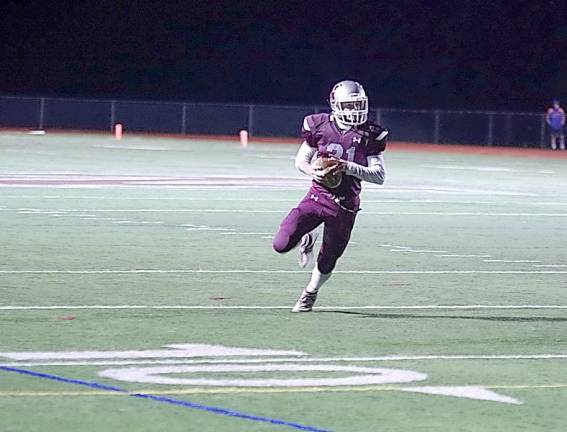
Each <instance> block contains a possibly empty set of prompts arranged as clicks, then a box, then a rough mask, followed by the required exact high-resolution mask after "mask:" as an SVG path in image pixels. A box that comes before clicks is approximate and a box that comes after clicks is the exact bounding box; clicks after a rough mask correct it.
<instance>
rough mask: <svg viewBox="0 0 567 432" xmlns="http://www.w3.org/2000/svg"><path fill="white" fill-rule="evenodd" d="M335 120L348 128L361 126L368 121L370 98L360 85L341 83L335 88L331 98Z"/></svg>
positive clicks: (352, 82) (351, 82) (350, 82)
mask: <svg viewBox="0 0 567 432" xmlns="http://www.w3.org/2000/svg"><path fill="white" fill-rule="evenodd" d="M329 102H330V105H331V110H332V111H333V115H334V116H335V118H336V119H337V120H338V121H339V122H341V123H343V124H345V125H348V126H360V125H361V124H364V123H366V120H368V97H366V93H365V92H364V89H363V88H362V86H361V85H360V84H358V83H357V82H354V81H341V82H340V83H338V84H337V85H335V86H334V87H333V90H332V91H331V95H330V98H329Z"/></svg>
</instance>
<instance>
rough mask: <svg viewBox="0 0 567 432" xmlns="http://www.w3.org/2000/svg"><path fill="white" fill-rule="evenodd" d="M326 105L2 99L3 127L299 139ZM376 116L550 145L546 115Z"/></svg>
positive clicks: (442, 132)
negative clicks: (119, 128) (308, 119)
mask: <svg viewBox="0 0 567 432" xmlns="http://www.w3.org/2000/svg"><path fill="white" fill-rule="evenodd" d="M316 112H328V107H324V106H276V105H243V104H209V103H193V102H149V101H129V100H100V99H69V98H50V97H15V96H1V97H0V127H3V128H30V129H75V130H93V131H105V130H106V131H112V130H113V128H114V125H115V124H116V123H121V124H122V125H123V126H124V129H125V130H126V131H132V132H148V133H172V134H206V135H237V134H238V132H239V131H240V130H242V129H246V130H248V132H249V134H250V135H251V136H262V137H299V130H300V127H301V124H302V121H303V117H304V116H305V115H307V114H311V113H316ZM369 118H371V119H373V120H376V121H377V122H378V123H380V124H382V125H384V126H386V127H387V128H388V129H390V131H391V137H392V139H393V140H395V141H410V142H424V143H439V144H475V145H484V146H511V147H512V146H513V147H539V148H543V147H546V143H547V130H546V125H545V116H544V114H543V113H516V112H483V111H439V110H436V111H427V110H398V109H387V108H384V109H376V110H372V111H371V112H370V113H369Z"/></svg>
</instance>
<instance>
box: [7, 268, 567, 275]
mask: <svg viewBox="0 0 567 432" xmlns="http://www.w3.org/2000/svg"><path fill="white" fill-rule="evenodd" d="M136 273H142V274H144V273H145V274H172V273H180V274H191V273H203V274H233V273H234V274H237V273H242V274H254V273H259V274H295V273H311V272H310V271H309V270H253V269H250V270H247V269H227V270H204V269H131V270H128V269H126V270H111V269H99V270H54V269H53V270H0V274H136ZM333 274H400V275H404V274H417V275H450V274H489V275H492V274H494V275H499V274H509V275H529V274H534V275H544V274H567V270H335V271H334V272H333Z"/></svg>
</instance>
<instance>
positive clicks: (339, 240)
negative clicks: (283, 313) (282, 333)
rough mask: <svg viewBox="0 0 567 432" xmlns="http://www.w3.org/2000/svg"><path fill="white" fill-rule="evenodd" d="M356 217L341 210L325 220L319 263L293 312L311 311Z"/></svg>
mask: <svg viewBox="0 0 567 432" xmlns="http://www.w3.org/2000/svg"><path fill="white" fill-rule="evenodd" d="M355 218H356V215H355V213H351V212H349V211H346V210H340V211H339V213H338V214H337V215H336V216H334V217H329V218H327V219H326V220H325V229H324V233H323V244H322V245H321V249H320V250H319V256H318V258H317V265H316V266H315V268H314V269H313V272H312V273H311V280H310V281H309V283H308V284H307V287H305V289H304V290H303V292H302V293H301V296H300V297H299V300H298V301H297V303H296V304H295V306H294V307H293V309H292V311H293V312H309V311H311V309H312V308H313V304H314V303H315V300H316V299H317V294H318V292H319V289H320V288H321V287H322V286H323V284H324V283H325V282H326V281H327V280H329V278H330V277H331V273H332V271H333V269H334V268H335V265H336V263H337V260H338V259H339V258H340V257H341V255H342V254H343V252H344V251H345V249H346V247H347V245H348V242H349V240H350V234H351V231H352V228H353V226H354V221H355Z"/></svg>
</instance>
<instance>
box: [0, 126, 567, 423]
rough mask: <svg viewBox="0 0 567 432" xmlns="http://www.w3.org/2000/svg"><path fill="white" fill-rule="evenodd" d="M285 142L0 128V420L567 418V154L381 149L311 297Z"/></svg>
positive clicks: (296, 185) (297, 193)
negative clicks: (279, 247)
mask: <svg viewBox="0 0 567 432" xmlns="http://www.w3.org/2000/svg"><path fill="white" fill-rule="evenodd" d="M296 148H297V147H296V146H293V145H274V144H258V143H252V144H251V146H250V147H249V148H248V149H245V150H244V149H241V148H239V146H238V144H237V143H236V142H215V141H189V140H184V141H181V140H179V141H176V140H173V139H159V138H151V137H131V136H130V137H126V138H125V139H123V140H122V141H115V140H113V139H111V138H110V137H104V136H100V135H99V136H88V135H54V134H49V133H48V134H47V135H46V136H29V135H26V134H16V133H11V134H9V133H4V134H2V135H0V155H1V156H0V228H1V229H0V245H1V246H0V249H1V256H2V260H1V261H0V431H1V432H34V431H41V432H51V431H53V432H70V431H73V432H75V431H93V432H94V431H97V432H98V431H136V432H141V431H169V432H173V431H184V432H185V431H200V432H204V431H211V432H216V431H231V432H232V431H286V430H288V431H292V430H306V431H345V432H347V431H348V432H352V431H388V432H398V431H529V432H533V431H546V432H548V431H562V430H565V428H566V425H567V412H566V411H565V406H566V405H567V301H566V299H565V297H566V291H565V290H566V280H567V257H566V252H567V248H566V245H567V170H566V169H565V166H566V160H556V159H552V158H538V157H532V158H526V157H511V156H505V155H501V156H496V155H490V156H488V155H485V156H481V155H470V154H459V153H425V152H411V151H399V150H398V151H397V150H396V149H395V146H393V148H392V149H391V150H389V151H388V152H387V154H386V164H387V181H386V186H385V187H384V188H379V187H376V186H368V185H367V187H366V189H365V192H364V193H363V203H362V208H363V210H362V212H360V213H359V216H358V220H357V225H356V227H355V230H354V232H353V235H352V244H351V245H350V246H349V248H348V249H347V251H346V253H345V256H344V257H343V258H342V259H341V260H340V261H339V264H338V265H337V268H336V272H335V274H334V276H333V277H332V278H331V280H330V281H329V282H328V283H327V284H326V285H325V286H324V287H323V288H322V290H321V293H320V297H319V300H318V303H317V305H316V310H315V311H314V312H313V313H309V314H292V313H290V309H291V307H292V306H293V304H294V303H295V301H296V299H297V296H298V295H299V293H300V292H301V290H302V288H303V287H304V285H305V284H306V282H307V280H308V278H309V273H308V271H304V270H300V269H299V268H298V267H297V257H296V254H295V251H292V252H291V253H289V254H287V255H284V256H280V255H277V254H276V253H274V252H273V251H272V249H271V237H272V235H273V233H274V232H275V231H276V230H277V227H278V224H279V222H280V220H281V219H282V218H283V217H284V216H285V214H286V213H287V211H288V210H289V209H290V208H291V207H292V206H294V205H295V203H296V202H298V201H299V200H300V199H301V198H302V197H303V195H304V193H305V191H306V190H307V188H308V185H309V182H308V181H307V179H306V178H305V177H302V176H301V175H300V174H299V173H297V172H296V171H295V169H294V167H293V157H294V154H295V151H296Z"/></svg>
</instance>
